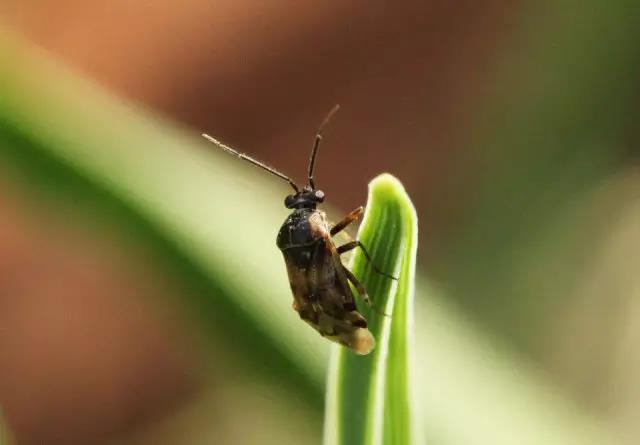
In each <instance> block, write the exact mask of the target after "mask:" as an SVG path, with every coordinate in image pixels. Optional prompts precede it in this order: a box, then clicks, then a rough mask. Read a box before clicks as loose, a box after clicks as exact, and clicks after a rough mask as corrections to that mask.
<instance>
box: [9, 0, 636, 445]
mask: <svg viewBox="0 0 640 445" xmlns="http://www.w3.org/2000/svg"><path fill="white" fill-rule="evenodd" d="M639 20H640V8H638V7H637V4H635V2H632V1H623V0H616V1H611V2H606V3H604V2H596V1H592V0H588V1H582V2H578V1H571V0H548V1H542V2H532V1H529V2H506V1H500V0H489V1H485V2H474V1H468V0H465V1H459V2H447V1H438V0H435V1H400V2H393V3H392V2H383V1H372V2H367V3H366V4H365V3H364V2H354V1H320V2H306V3H305V2H302V3H300V2H293V1H291V0H267V1H260V2H258V1H249V0H244V1H229V0H221V1H215V2H211V1H209V2H204V1H201V0H188V1H184V2H171V1H162V2H130V1H124V0H115V1H111V2H86V1H83V2H80V1H74V0H64V1H57V2H53V1H48V0H41V1H30V2H24V1H20V0H8V1H7V0H5V1H3V2H2V4H0V216H1V217H0V412H1V413H2V419H3V421H2V422H0V423H3V425H4V428H6V430H7V431H8V432H6V433H5V434H7V435H8V436H7V437H11V439H6V440H11V441H13V443H15V444H20V445H21V444H47V445H48V444H87V443H91V444H116V443H117V444H131V445H134V444H151V443H153V444H158V443H162V444H164V443H166V444H176V443H179V444H203V443H240V444H258V443H260V444H264V443H274V444H275V443H305V444H306V443H309V444H314V443H315V444H317V443H320V442H321V435H322V406H323V385H324V370H325V366H326V357H327V351H328V344H325V342H323V341H320V340H319V339H317V338H316V336H315V334H313V333H312V332H309V331H311V330H310V329H309V328H308V327H307V326H306V325H304V324H302V323H300V322H299V320H297V315H296V314H295V313H294V312H293V311H291V309H290V295H289V294H288V286H287V283H286V274H285V269H284V266H283V264H282V263H281V259H280V258H279V256H280V254H279V252H278V251H277V249H276V247H275V243H274V241H275V234H276V233H277V230H278V228H279V225H280V224H281V222H282V221H283V220H284V218H285V217H286V214H287V213H286V209H284V207H283V206H282V199H283V198H284V196H285V194H286V193H288V190H287V187H286V184H285V183H281V182H280V181H278V180H277V179H274V178H271V177H266V175H263V174H262V173H261V172H259V171H256V170H255V169H253V168H251V167H250V166H248V165H245V164H242V163H240V162H237V161H236V160H234V159H232V158H230V157H228V156H225V155H224V154H220V153H218V152H217V151H216V150H217V149H216V148H215V147H214V146H212V145H207V144H206V142H204V141H199V134H200V133H201V132H203V131H206V132H208V133H210V134H212V135H215V136H216V137H217V138H219V139H221V140H223V141H225V142H227V143H229V144H230V145H232V146H234V147H236V148H238V149H239V150H241V151H245V152H247V153H249V154H251V155H252V156H255V157H257V158H258V159H261V160H263V161H265V162H267V163H268V164H271V165H274V166H277V168H278V169H279V170H281V171H283V172H286V173H288V174H290V175H292V176H293V177H294V178H296V179H297V180H299V181H302V180H303V178H304V174H305V169H306V162H307V157H308V153H309V149H310V147H311V144H312V142H313V137H314V134H315V130H316V128H317V126H318V125H319V123H320V122H321V120H322V118H323V117H324V115H325V113H326V112H327V111H328V110H329V109H330V108H331V107H332V106H333V105H334V104H336V103H339V104H341V106H342V109H341V111H340V112H339V113H338V115H336V116H335V119H334V120H333V122H332V124H331V127H330V128H329V129H328V131H327V134H326V137H325V139H324V143H323V146H322V149H321V152H320V157H319V165H318V170H317V174H316V182H317V183H318V184H319V186H320V187H321V188H322V189H323V190H324V191H325V193H326V195H327V197H328V203H329V204H330V206H332V210H331V211H330V213H331V215H333V216H334V218H335V219H337V218H338V217H339V216H340V215H341V214H342V213H345V212H347V211H349V210H351V209H353V208H355V207H356V206H358V205H361V204H363V203H364V202H365V200H366V184H367V182H368V181H369V180H370V179H371V178H372V177H374V176H375V175H376V174H378V173H380V172H383V171H389V172H391V173H393V174H394V175H396V176H397V177H398V178H400V180H401V181H402V182H403V183H404V185H405V187H406V188H407V190H408V192H409V194H410V196H411V197H412V198H413V200H414V203H415V205H416V207H417V209H418V216H419V218H420V246H419V262H418V275H419V277H420V278H419V281H418V288H417V294H416V299H417V314H416V328H417V330H418V333H417V338H416V350H417V360H416V366H417V368H418V371H417V379H418V380H419V382H418V383H417V385H418V386H419V388H421V389H420V390H419V391H418V392H417V394H418V396H419V399H420V402H421V404H422V405H423V411H424V412H423V415H422V416H423V417H424V429H425V432H426V436H427V439H429V440H428V442H429V443H431V444H460V443H463V444H468V443H474V444H488V443H492V444H508V443H531V444H536V443H545V444H548V443H558V444H570V443H575V444H584V443H594V444H596V443H619V444H632V443H637V437H638V435H639V434H640V430H639V426H638V425H639V424H638V422H637V419H638V415H639V413H640V377H639V376H640V356H639V355H638V346H639V345H640V275H638V270H637V262H638V261H639V259H640V253H639V252H640V230H639V227H640V170H638V159H639V158H638V149H637V146H636V145H637V143H638V139H639V135H640V134H639V132H638V130H637V122H638V119H639V118H640V108H639V106H638V105H639V99H640V71H639V69H640V33H639V31H638V26H637V24H638V23H640V21H639ZM2 428H3V427H2V426H0V429H2ZM2 440H3V439H2V432H0V441H2Z"/></svg>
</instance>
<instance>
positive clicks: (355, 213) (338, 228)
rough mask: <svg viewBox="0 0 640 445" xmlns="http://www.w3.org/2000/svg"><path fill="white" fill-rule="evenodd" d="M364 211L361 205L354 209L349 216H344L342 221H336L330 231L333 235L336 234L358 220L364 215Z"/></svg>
mask: <svg viewBox="0 0 640 445" xmlns="http://www.w3.org/2000/svg"><path fill="white" fill-rule="evenodd" d="M363 212H364V208H363V207H362V206H360V207H358V208H357V209H355V210H354V211H352V212H351V213H349V214H348V215H347V216H345V217H344V219H343V220H342V221H340V222H338V223H336V225H334V226H333V227H331V230H330V231H329V233H331V236H333V235H335V234H336V233H338V232H341V231H342V230H344V228H345V227H347V226H348V225H349V224H351V223H352V222H354V221H357V220H358V219H359V218H360V217H361V216H362V213H363Z"/></svg>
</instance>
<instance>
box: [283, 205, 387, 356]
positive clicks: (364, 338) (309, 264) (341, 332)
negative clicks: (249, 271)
mask: <svg viewBox="0 0 640 445" xmlns="http://www.w3.org/2000/svg"><path fill="white" fill-rule="evenodd" d="M361 211H362V209H360V210H359V212H358V214H360V213H361ZM276 243H277V245H278V248H279V249H280V250H281V251H282V254H283V255H284V260H285V263H286V266H287V272H288V274H289V282H290V284H291V290H292V292H293V308H294V309H295V310H296V311H297V312H298V314H300V318H302V319H303V320H304V321H306V322H307V323H308V324H310V325H311V326H312V327H313V328H314V329H315V330H317V331H318V332H319V333H320V334H321V335H322V336H323V337H326V338H328V339H330V340H333V341H335V342H338V343H340V344H342V345H344V346H346V347H348V348H351V349H352V350H353V351H354V352H356V353H358V354H368V353H369V352H370V351H371V350H372V349H373V347H374V345H375V341H374V339H373V336H372V335H371V333H370V332H369V330H368V329H367V321H366V319H365V318H364V317H363V316H362V315H361V314H360V313H359V312H358V311H357V308H356V302H355V298H354V295H353V292H352V290H351V287H350V286H349V280H350V279H351V278H353V279H354V280H355V277H353V275H352V274H351V272H349V270H348V269H346V267H345V266H344V265H343V264H342V261H341V259H340V254H339V252H338V250H337V248H336V246H335V244H334V242H333V240H332V239H331V230H330V227H329V225H328V223H327V221H326V217H325V214H324V212H322V211H320V210H317V209H314V208H298V209H295V210H293V212H292V213H291V215H289V217H288V218H287V220H286V221H285V222H284V224H283V225H282V227H281V228H280V232H279V233H278V238H277V242H276ZM363 298H365V299H366V298H367V297H366V294H365V295H363Z"/></svg>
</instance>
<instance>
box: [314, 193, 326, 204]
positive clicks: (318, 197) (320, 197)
mask: <svg viewBox="0 0 640 445" xmlns="http://www.w3.org/2000/svg"><path fill="white" fill-rule="evenodd" d="M314 196H315V198H316V200H317V201H318V202H322V201H324V192H323V191H322V190H316V191H315V192H314Z"/></svg>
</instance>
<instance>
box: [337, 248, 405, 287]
mask: <svg viewBox="0 0 640 445" xmlns="http://www.w3.org/2000/svg"><path fill="white" fill-rule="evenodd" d="M356 247H360V249H362V253H363V254H364V257H365V258H366V259H367V261H369V263H371V267H372V268H373V270H374V271H375V272H376V273H378V274H380V275H382V276H385V277H387V278H391V279H392V280H396V281H398V279H397V278H396V277H394V276H393V275H390V274H388V273H386V272H383V271H382V270H380V269H379V268H378V266H376V265H375V263H374V262H373V261H372V260H371V256H370V255H369V252H367V249H365V248H364V245H363V244H362V243H361V242H360V241H351V242H350V243H347V244H343V245H342V246H340V247H338V249H337V250H338V255H341V254H343V253H345V252H348V251H350V250H353V249H355V248H356Z"/></svg>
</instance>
